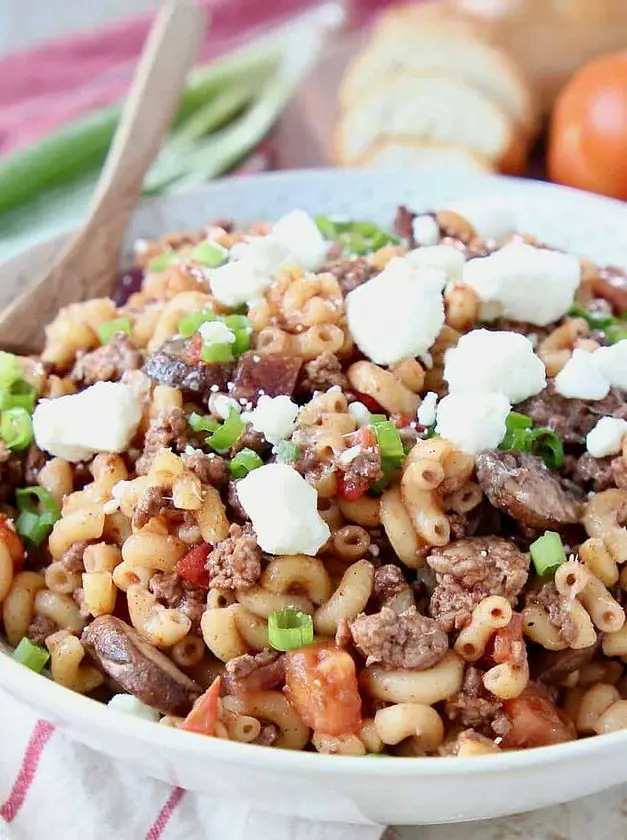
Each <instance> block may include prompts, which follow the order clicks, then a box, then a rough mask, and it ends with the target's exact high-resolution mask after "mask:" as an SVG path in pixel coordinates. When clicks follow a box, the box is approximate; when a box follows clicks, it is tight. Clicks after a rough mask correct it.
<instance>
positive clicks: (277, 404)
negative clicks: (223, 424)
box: [242, 394, 300, 444]
mask: <svg viewBox="0 0 627 840" xmlns="http://www.w3.org/2000/svg"><path fill="white" fill-rule="evenodd" d="M299 411H300V408H299V407H298V406H297V405H296V403H293V402H292V401H291V399H290V398H289V397H288V396H285V394H282V395H280V396H278V397H269V396H267V395H266V394H264V396H262V397H259V400H258V402H257V407H256V408H254V409H253V410H252V411H250V412H244V414H242V419H243V420H247V421H248V422H249V423H250V424H251V425H252V427H253V429H254V430H255V431H256V432H260V433H261V434H262V435H263V436H264V437H265V439H266V440H267V441H268V443H272V444H277V443H280V442H281V441H282V440H286V439H287V438H288V437H290V436H291V434H292V432H293V431H294V429H295V428H296V418H297V416H298V412H299Z"/></svg>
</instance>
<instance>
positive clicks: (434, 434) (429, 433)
mask: <svg viewBox="0 0 627 840" xmlns="http://www.w3.org/2000/svg"><path fill="white" fill-rule="evenodd" d="M434 437H439V435H438V433H437V432H436V430H435V423H434V424H433V425H432V426H427V434H426V436H425V440H431V438H434Z"/></svg>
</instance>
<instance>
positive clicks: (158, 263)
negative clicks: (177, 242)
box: [148, 250, 180, 271]
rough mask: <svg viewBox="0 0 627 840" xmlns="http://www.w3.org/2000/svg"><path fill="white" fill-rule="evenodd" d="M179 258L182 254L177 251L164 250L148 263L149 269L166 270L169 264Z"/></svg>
mask: <svg viewBox="0 0 627 840" xmlns="http://www.w3.org/2000/svg"><path fill="white" fill-rule="evenodd" d="M179 260H180V256H179V255H178V254H177V252H176V251H171V250H168V251H162V252H161V253H160V254H157V256H156V257H154V258H153V259H152V260H151V261H150V262H149V263H148V271H164V270H165V269H166V268H167V267H168V266H170V265H172V264H173V263H175V262H178V261H179Z"/></svg>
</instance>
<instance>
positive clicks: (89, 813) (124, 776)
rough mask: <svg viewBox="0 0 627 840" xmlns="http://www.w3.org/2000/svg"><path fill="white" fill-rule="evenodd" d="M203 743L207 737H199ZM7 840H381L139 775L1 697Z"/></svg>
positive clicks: (375, 834)
mask: <svg viewBox="0 0 627 840" xmlns="http://www.w3.org/2000/svg"><path fill="white" fill-rule="evenodd" d="M199 737H200V736H199ZM0 743H1V745H2V746H1V751H2V758H1V759H0V802H1V803H2V804H1V805H0V840H42V838H51V840H57V838H63V840H209V839H210V840H378V838H379V837H380V836H381V834H382V833H383V828H382V827H379V826H357V825H354V826H353V825H340V824H337V823H313V822H308V821H307V820H299V819H291V818H289V817H282V816H275V815H273V814H265V813H261V812H260V811H253V810H252V809H251V808H249V807H247V805H246V803H245V802H242V801H240V800H238V801H234V800H226V799H221V798H220V799H219V798H213V797H210V796H206V795H203V794H199V793H191V792H189V791H184V790H182V789H181V788H178V787H171V786H170V785H167V784H165V783H164V782H158V781H155V780H154V779H149V778H146V777H142V776H140V775H139V774H138V773H137V771H136V770H134V769H130V768H128V767H126V766H124V765H123V764H121V763H119V762H112V761H110V760H109V759H107V758H104V757H103V756H101V755H99V754H98V753H97V752H95V751H94V750H92V749H90V748H88V747H84V746H82V745H81V744H78V743H76V742H74V741H72V740H70V739H69V738H68V737H67V736H66V735H64V734H63V733H62V732H60V731H59V730H57V729H56V728H55V727H54V726H53V725H52V724H51V723H48V722H47V721H44V720H40V719H38V718H37V716H36V715H35V713H34V712H33V711H31V710H30V709H29V708H27V707H26V706H23V705H22V704H21V703H19V702H18V701H17V700H15V699H14V698H13V697H11V696H9V695H8V694H6V693H5V692H0Z"/></svg>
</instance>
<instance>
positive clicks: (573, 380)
mask: <svg viewBox="0 0 627 840" xmlns="http://www.w3.org/2000/svg"><path fill="white" fill-rule="evenodd" d="M597 353H598V350H597V351H596V352H595V353H588V352H587V351H586V350H580V349H577V350H573V354H572V356H571V357H570V359H569V360H568V361H567V362H566V364H565V365H564V367H563V368H562V369H561V370H560V372H559V373H558V374H557V376H556V377H555V382H554V385H555V390H556V391H557V393H558V394H561V395H562V396H563V397H569V398H570V399H573V398H578V399H580V400H602V399H603V398H604V397H606V396H607V395H608V393H609V390H610V382H609V380H608V379H607V377H606V376H605V374H604V373H603V371H602V370H601V366H600V365H599V363H598V361H597V359H598V357H597Z"/></svg>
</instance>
